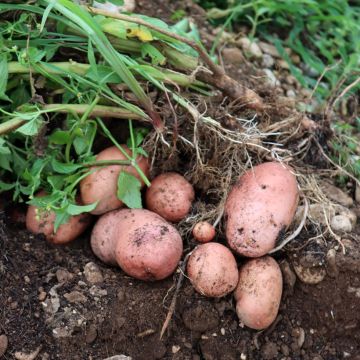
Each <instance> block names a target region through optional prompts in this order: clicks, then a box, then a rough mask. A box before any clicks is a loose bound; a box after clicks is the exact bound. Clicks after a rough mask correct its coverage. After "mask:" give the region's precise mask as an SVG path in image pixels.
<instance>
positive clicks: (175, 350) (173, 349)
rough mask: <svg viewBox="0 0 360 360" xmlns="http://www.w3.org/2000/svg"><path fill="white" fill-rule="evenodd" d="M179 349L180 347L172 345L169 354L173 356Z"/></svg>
mask: <svg viewBox="0 0 360 360" xmlns="http://www.w3.org/2000/svg"><path fill="white" fill-rule="evenodd" d="M180 349H181V347H180V346H179V345H173V346H172V347H171V352H172V353H173V354H176V353H177V352H179V350H180Z"/></svg>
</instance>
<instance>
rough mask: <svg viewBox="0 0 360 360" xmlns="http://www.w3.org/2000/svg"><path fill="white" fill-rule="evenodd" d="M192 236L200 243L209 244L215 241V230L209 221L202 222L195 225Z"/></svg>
mask: <svg viewBox="0 0 360 360" xmlns="http://www.w3.org/2000/svg"><path fill="white" fill-rule="evenodd" d="M192 234H193V236H194V238H195V240H197V241H198V242H201V243H207V242H210V241H211V240H213V239H214V237H215V228H214V227H213V226H212V225H211V224H210V223H208V222H207V221H200V222H198V223H197V224H195V226H194V228H193V231H192Z"/></svg>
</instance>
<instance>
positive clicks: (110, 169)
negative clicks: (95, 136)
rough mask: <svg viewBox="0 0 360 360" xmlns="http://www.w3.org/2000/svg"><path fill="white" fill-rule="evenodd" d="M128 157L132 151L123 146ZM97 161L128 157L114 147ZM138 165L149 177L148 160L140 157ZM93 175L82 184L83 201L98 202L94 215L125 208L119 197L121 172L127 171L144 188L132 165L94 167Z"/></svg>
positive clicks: (108, 149) (99, 155)
mask: <svg viewBox="0 0 360 360" xmlns="http://www.w3.org/2000/svg"><path fill="white" fill-rule="evenodd" d="M121 146H122V148H123V149H124V150H125V151H126V153H127V154H128V155H130V156H131V150H130V149H129V148H128V147H127V146H126V145H121ZM96 160H97V161H113V160H127V158H126V156H125V155H124V154H123V153H122V152H121V151H120V150H119V149H118V148H117V147H116V146H112V147H109V148H106V149H105V150H103V151H101V152H100V153H99V154H98V155H97V156H96ZM136 163H137V164H138V166H139V168H140V169H141V170H142V172H143V173H144V174H145V175H146V176H148V173H149V164H148V160H147V159H146V158H145V157H144V156H142V155H139V156H138V157H137V158H136ZM90 171H91V173H90V174H89V175H88V176H86V177H85V178H84V179H83V180H82V181H81V183H80V193H81V199H82V201H83V203H84V204H85V205H89V204H92V203H94V202H96V201H98V204H97V206H96V208H95V209H94V210H93V211H91V213H92V214H94V215H101V214H104V213H106V212H108V211H111V210H115V209H118V208H120V207H122V206H123V202H122V201H121V200H120V199H119V198H118V197H117V190H118V178H119V174H120V172H121V171H126V172H128V173H130V174H131V175H134V176H135V177H137V178H138V179H139V180H140V181H141V184H142V186H143V185H144V183H143V181H142V180H141V178H140V175H139V173H138V172H137V171H136V169H135V168H134V167H133V166H130V165H108V166H103V167H96V166H94V167H92V168H91V169H90Z"/></svg>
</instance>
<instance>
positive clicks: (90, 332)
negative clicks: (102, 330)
mask: <svg viewBox="0 0 360 360" xmlns="http://www.w3.org/2000/svg"><path fill="white" fill-rule="evenodd" d="M96 338H97V329H96V326H95V325H93V324H91V325H90V326H89V327H88V328H87V329H86V335H85V341H86V342H87V343H88V344H92V343H93V342H94V341H95V340H96Z"/></svg>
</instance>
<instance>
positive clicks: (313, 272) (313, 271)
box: [294, 264, 326, 285]
mask: <svg viewBox="0 0 360 360" xmlns="http://www.w3.org/2000/svg"><path fill="white" fill-rule="evenodd" d="M294 270H295V272H296V275H297V276H298V278H299V279H300V280H301V281H302V282H303V283H305V284H310V285H315V284H318V283H320V282H321V281H323V280H324V278H325V275H326V270H325V269H324V268H323V267H322V266H314V267H305V266H302V265H301V264H294Z"/></svg>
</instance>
